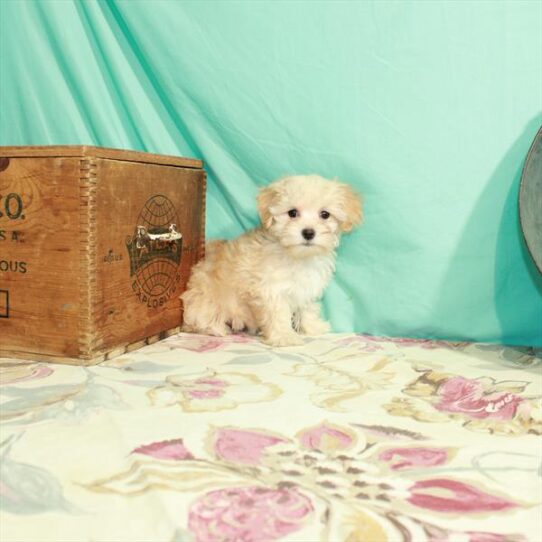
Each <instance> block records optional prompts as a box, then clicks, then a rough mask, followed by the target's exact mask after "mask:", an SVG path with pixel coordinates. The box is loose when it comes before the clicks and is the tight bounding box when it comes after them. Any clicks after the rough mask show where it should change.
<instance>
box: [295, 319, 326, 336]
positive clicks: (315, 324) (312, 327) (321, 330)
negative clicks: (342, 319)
mask: <svg viewBox="0 0 542 542" xmlns="http://www.w3.org/2000/svg"><path fill="white" fill-rule="evenodd" d="M330 331H331V326H330V325H329V322H325V321H324V320H309V321H308V322H303V323H302V324H301V333H303V334H304V335H309V336H312V337H316V336H318V335H325V334H326V333H329V332H330Z"/></svg>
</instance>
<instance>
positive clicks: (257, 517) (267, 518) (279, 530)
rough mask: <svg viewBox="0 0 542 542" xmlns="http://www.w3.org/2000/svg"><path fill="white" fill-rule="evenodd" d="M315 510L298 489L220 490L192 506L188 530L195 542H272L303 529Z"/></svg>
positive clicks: (257, 488)
mask: <svg viewBox="0 0 542 542" xmlns="http://www.w3.org/2000/svg"><path fill="white" fill-rule="evenodd" d="M313 510H314V508H313V506H312V503H311V501H310V500H309V499H308V498H307V497H305V496H304V495H303V494H301V493H300V492H299V491H298V490H297V489H295V488H284V489H267V488H262V487H254V486H251V487H238V488H232V489H219V490H217V491H211V492H209V493H207V494H205V495H204V496H203V497H201V498H199V499H198V500H197V501H196V502H194V503H193V504H192V506H191V507H190V510H189V513H188V528H189V529H190V531H191V532H192V534H193V535H194V536H195V539H196V542H217V541H220V540H222V541H226V540H227V541H228V542H271V541H272V540H277V539H279V538H282V537H283V536H286V535H288V534H290V533H293V532H295V531H298V530H299V529H301V528H302V527H303V525H304V523H305V522H306V520H307V519H308V518H309V516H311V514H312V512H313Z"/></svg>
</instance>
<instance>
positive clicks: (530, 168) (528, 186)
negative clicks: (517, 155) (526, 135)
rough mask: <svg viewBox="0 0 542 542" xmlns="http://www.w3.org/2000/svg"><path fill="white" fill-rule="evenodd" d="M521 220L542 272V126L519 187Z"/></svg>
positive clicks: (524, 232)
mask: <svg viewBox="0 0 542 542" xmlns="http://www.w3.org/2000/svg"><path fill="white" fill-rule="evenodd" d="M519 220H520V222H521V229H522V231H523V236H524V237H525V242H526V243H527V247H528V248H529V252H530V253H531V256H532V257H533V260H534V263H535V264H536V267H538V271H540V273H542V127H541V128H540V129H539V130H538V133H537V134H536V136H535V138H534V141H533V144H532V145H531V148H530V149H529V153H528V154H527V158H526V159H525V165H524V166H523V173H522V175H521V186H520V189H519Z"/></svg>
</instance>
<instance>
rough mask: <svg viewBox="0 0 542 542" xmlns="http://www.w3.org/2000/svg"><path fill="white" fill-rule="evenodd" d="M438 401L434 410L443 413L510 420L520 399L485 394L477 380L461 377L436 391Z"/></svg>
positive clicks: (505, 393) (450, 379) (505, 394)
mask: <svg viewBox="0 0 542 542" xmlns="http://www.w3.org/2000/svg"><path fill="white" fill-rule="evenodd" d="M437 395H438V396H439V399H440V401H439V402H438V403H437V404H436V405H435V408H437V410H440V411H444V412H459V413H461V414H467V415H468V416H469V417H471V418H478V419H484V418H489V419H494V420H511V419H512V418H513V417H514V415H515V413H516V409H517V407H518V405H519V404H520V403H521V402H522V398H521V397H518V396H517V395H515V394H513V393H508V392H495V393H487V394H486V393H485V391H484V386H483V384H482V383H481V382H480V381H479V380H475V379H468V378H464V377H462V376H454V377H453V378H449V379H448V380H446V381H445V382H444V383H443V384H441V385H440V387H439V388H438V391H437Z"/></svg>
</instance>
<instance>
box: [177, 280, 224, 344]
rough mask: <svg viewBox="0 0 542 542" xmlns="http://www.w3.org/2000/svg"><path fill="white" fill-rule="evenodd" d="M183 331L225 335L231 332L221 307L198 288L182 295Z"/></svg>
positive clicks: (218, 335)
mask: <svg viewBox="0 0 542 542" xmlns="http://www.w3.org/2000/svg"><path fill="white" fill-rule="evenodd" d="M181 299H182V301H183V307H184V314H183V321H184V323H183V331H187V332H189V333H201V334H202V335H215V336H217V337H224V336H225V335H228V334H229V333H230V329H229V327H228V326H227V325H226V320H225V316H224V314H223V311H222V310H221V308H220V307H219V306H218V305H217V304H216V303H214V302H213V300H211V299H209V298H208V297H207V296H206V295H205V294H204V293H203V292H201V291H198V290H197V289H191V290H187V291H186V292H185V293H184V294H183V295H182V296H181Z"/></svg>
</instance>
